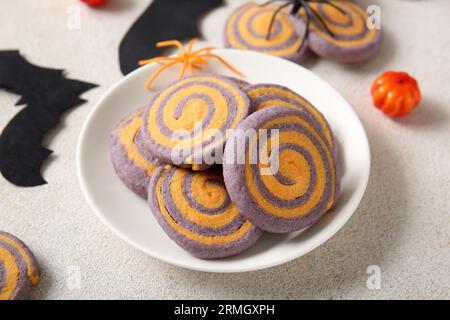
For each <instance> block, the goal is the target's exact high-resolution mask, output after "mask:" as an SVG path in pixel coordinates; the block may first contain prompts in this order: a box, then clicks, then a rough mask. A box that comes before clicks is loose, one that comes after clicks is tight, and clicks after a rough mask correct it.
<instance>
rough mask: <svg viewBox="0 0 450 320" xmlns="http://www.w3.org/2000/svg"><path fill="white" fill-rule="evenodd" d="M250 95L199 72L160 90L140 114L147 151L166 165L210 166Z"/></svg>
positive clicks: (246, 110) (224, 80)
mask: <svg viewBox="0 0 450 320" xmlns="http://www.w3.org/2000/svg"><path fill="white" fill-rule="evenodd" d="M249 109H250V99H249V97H248V95H247V93H246V92H245V91H243V90H242V89H240V88H239V87H238V85H237V84H236V83H235V82H233V81H231V80H229V79H227V78H225V77H221V76H217V75H212V74H199V75H194V76H190V77H187V78H184V79H182V80H179V81H176V82H175V83H172V84H171V85H169V86H167V87H166V88H165V89H163V90H162V91H161V92H159V93H158V94H157V95H156V96H155V97H154V98H153V100H152V101H151V103H150V105H149V107H148V108H147V109H146V111H145V113H144V116H143V123H142V128H141V132H140V134H141V137H142V140H143V143H144V144H145V146H146V148H147V149H148V150H151V153H152V154H154V155H155V156H156V157H158V158H160V159H162V160H163V161H165V162H167V163H173V164H175V165H178V166H183V167H188V168H192V169H193V170H204V169H206V168H207V167H209V166H211V165H213V164H215V161H214V160H215V158H214V154H215V152H216V151H217V150H220V151H221V150H222V149H223V145H224V144H225V140H226V134H227V130H228V129H233V128H236V127H237V125H238V124H239V123H240V122H241V121H242V120H243V119H244V118H245V117H246V116H247V115H248V113H249Z"/></svg>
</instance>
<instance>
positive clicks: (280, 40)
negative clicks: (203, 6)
mask: <svg viewBox="0 0 450 320" xmlns="http://www.w3.org/2000/svg"><path fill="white" fill-rule="evenodd" d="M278 7H279V6H278V5H276V4H268V5H266V6H263V7H262V6H259V5H257V4H255V3H252V2H250V3H246V4H244V5H243V6H241V7H239V8H238V9H237V10H236V11H234V12H233V13H232V14H231V16H230V17H229V18H228V21H227V23H226V25H225V36H224V40H225V47H226V48H234V49H243V50H253V51H259V52H263V53H267V54H270V55H273V56H277V57H280V58H285V59H289V60H292V61H294V62H302V61H303V60H304V59H305V58H306V56H307V54H308V49H307V47H306V46H304V47H303V49H302V50H301V51H300V52H299V49H300V47H301V45H302V41H303V40H302V39H301V38H300V37H299V36H298V34H297V33H296V29H295V25H294V23H293V22H292V20H291V18H290V17H289V9H288V8H285V9H283V10H282V11H281V12H280V13H279V14H277V15H276V17H275V21H274V24H273V28H272V31H271V33H270V37H269V38H267V36H268V33H269V27H270V22H271V20H272V17H273V15H274V13H275V11H276V10H277V9H278Z"/></svg>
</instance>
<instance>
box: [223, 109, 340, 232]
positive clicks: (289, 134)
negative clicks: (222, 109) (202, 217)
mask: <svg viewBox="0 0 450 320" xmlns="http://www.w3.org/2000/svg"><path fill="white" fill-rule="evenodd" d="M308 120H309V117H307V116H305V113H304V112H302V111H299V110H296V109H294V108H286V107H279V106H273V107H268V108H265V109H262V110H259V111H257V112H255V113H253V114H252V115H250V116H249V117H248V118H247V119H245V120H244V121H243V122H242V123H241V124H240V125H239V126H238V128H237V130H236V131H235V133H234V134H233V135H231V136H230V138H229V139H228V141H227V144H226V146H225V154H224V165H223V167H224V169H223V170H224V171H223V174H224V179H225V185H226V187H227V190H228V192H229V194H230V198H231V200H232V201H233V202H234V203H235V204H236V206H237V207H238V208H239V209H240V210H241V212H242V214H243V215H244V216H245V217H247V218H248V219H249V220H251V221H252V222H253V223H254V224H255V225H256V226H257V227H259V228H261V229H263V230H266V231H270V232H277V233H284V232H292V231H296V230H299V229H301V228H303V227H305V226H308V225H310V224H312V223H314V222H315V221H316V220H317V219H319V218H320V217H321V216H322V214H323V213H325V212H326V211H327V210H328V208H329V207H330V206H331V205H332V203H333V197H334V196H333V193H334V186H335V181H334V175H333V161H334V160H333V156H332V153H331V152H330V150H329V148H328V147H327V144H326V142H325V140H324V139H323V138H322V137H321V135H320V134H319V132H318V131H317V130H316V129H315V128H314V127H313V126H312V125H311V124H310V123H309V122H308ZM262 129H265V130H262ZM254 130H256V133H255V135H254V137H255V138H254V139H247V141H246V140H245V137H251V133H252V131H253V132H255V131H254ZM236 143H238V144H236ZM239 145H241V146H244V147H243V148H240V147H239ZM236 151H237V152H236ZM240 151H241V153H243V154H244V155H243V156H242V155H241V159H243V161H239V160H240V159H239V155H240ZM265 151H267V152H265ZM236 155H237V156H236ZM265 155H266V157H267V159H265Z"/></svg>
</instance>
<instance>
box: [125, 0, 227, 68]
mask: <svg viewBox="0 0 450 320" xmlns="http://www.w3.org/2000/svg"><path fill="white" fill-rule="evenodd" d="M222 5H223V0H189V1H187V0H155V1H153V2H152V4H150V6H149V7H148V8H147V9H146V10H145V12H144V13H143V14H142V16H141V17H140V18H139V19H138V20H137V21H136V22H135V23H134V25H133V26H132V27H131V29H130V30H129V31H128V33H127V34H126V35H125V37H124V39H123V40H122V42H121V44H120V47H119V57H120V69H121V70H122V73H123V74H128V73H130V72H131V71H133V70H135V69H137V68H138V67H139V65H138V62H139V60H143V59H148V58H151V57H155V56H159V55H161V54H162V53H163V52H164V49H159V48H156V43H157V42H159V41H166V40H180V41H185V40H190V39H192V38H196V37H199V36H200V30H199V28H198V20H199V19H200V18H201V17H202V16H204V15H205V14H206V13H207V12H208V11H210V10H212V9H214V8H217V7H220V6H222Z"/></svg>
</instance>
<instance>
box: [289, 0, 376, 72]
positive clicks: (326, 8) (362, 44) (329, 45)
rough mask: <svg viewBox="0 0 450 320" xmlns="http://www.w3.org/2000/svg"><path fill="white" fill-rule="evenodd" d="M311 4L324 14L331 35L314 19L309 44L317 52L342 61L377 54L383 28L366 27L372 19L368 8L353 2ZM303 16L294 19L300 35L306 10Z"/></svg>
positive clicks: (323, 17) (303, 28) (357, 59)
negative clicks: (365, 8) (367, 11)
mask: <svg viewBox="0 0 450 320" xmlns="http://www.w3.org/2000/svg"><path fill="white" fill-rule="evenodd" d="M330 2H331V3H332V4H333V5H335V6H337V7H338V8H340V9H341V10H338V9H336V8H334V7H333V6H332V5H329V4H327V3H310V6H311V7H312V8H313V9H314V10H315V11H316V12H317V13H318V14H319V15H320V17H322V19H323V21H324V23H325V24H326V25H327V27H328V29H329V30H330V31H331V33H332V34H329V33H328V32H327V31H326V30H325V29H324V27H323V26H322V25H319V24H318V23H317V21H315V20H314V19H312V21H311V24H310V34H309V38H308V44H309V47H310V48H311V49H312V50H313V51H314V52H316V53H317V54H318V55H320V56H323V57H327V58H330V59H333V60H336V61H339V62H344V63H352V62H361V61H364V60H368V59H370V58H372V57H373V56H374V55H375V54H377V52H378V49H379V47H380V44H381V30H379V29H376V28H373V29H369V28H368V27H367V21H368V19H369V17H368V15H367V13H366V11H365V10H364V9H363V8H361V7H360V6H359V5H357V4H356V3H354V2H352V1H336V0H330ZM300 15H301V18H300V19H299V18H298V17H296V18H294V19H293V21H294V24H295V26H296V29H297V32H298V34H303V33H304V31H305V27H306V25H305V21H306V19H305V16H304V11H303V10H302V11H301V14H300Z"/></svg>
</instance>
